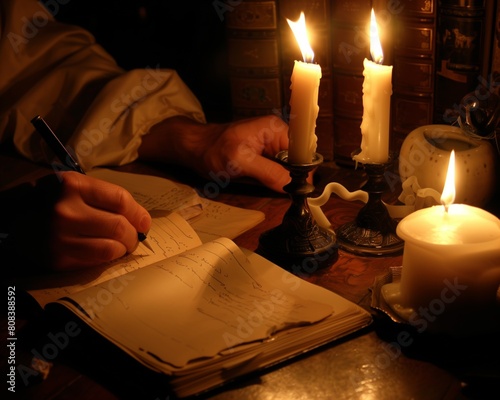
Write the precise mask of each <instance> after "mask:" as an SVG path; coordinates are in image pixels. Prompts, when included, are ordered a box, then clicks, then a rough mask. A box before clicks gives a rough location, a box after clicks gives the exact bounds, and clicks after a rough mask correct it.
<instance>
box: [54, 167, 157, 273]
mask: <svg viewBox="0 0 500 400" xmlns="http://www.w3.org/2000/svg"><path fill="white" fill-rule="evenodd" d="M59 178H60V191H59V193H60V194H59V197H58V198H57V199H56V200H55V203H54V206H53V210H52V215H51V217H52V218H51V219H50V231H49V232H50V240H49V250H50V256H51V266H52V268H54V269H57V270H66V269H75V268H82V267H90V266H96V265H99V264H102V263H104V262H107V261H111V260H114V259H116V258H119V257H121V256H123V255H124V254H126V253H130V252H132V251H134V249H135V248H136V247H137V245H138V238H137V232H147V231H148V230H149V228H150V226H151V217H150V216H149V214H148V212H147V211H146V210H145V209H144V208H143V207H142V206H140V205H139V204H137V203H136V202H135V200H134V199H133V198H132V196H131V194H130V193H129V192H127V191H126V190H125V189H123V188H121V187H119V186H116V185H113V184H110V183H107V182H104V181H101V180H99V179H95V178H92V177H89V176H86V175H82V174H78V173H76V172H63V173H60V174H59Z"/></svg>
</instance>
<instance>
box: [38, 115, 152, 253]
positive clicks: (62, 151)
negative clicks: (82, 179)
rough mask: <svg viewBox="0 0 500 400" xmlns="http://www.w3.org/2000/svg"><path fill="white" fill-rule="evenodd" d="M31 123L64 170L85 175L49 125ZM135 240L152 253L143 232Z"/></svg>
mask: <svg viewBox="0 0 500 400" xmlns="http://www.w3.org/2000/svg"><path fill="white" fill-rule="evenodd" d="M31 123H32V124H33V126H34V127H35V129H36V130H37V131H38V133H40V135H41V136H42V138H43V139H44V140H45V142H46V143H47V145H48V146H49V147H50V148H51V149H52V151H53V152H54V153H55V154H56V156H57V158H59V160H61V162H62V163H63V164H64V166H65V167H66V168H68V170H70V171H76V172H79V173H81V174H84V175H85V171H84V170H83V168H82V167H81V165H80V164H79V163H78V161H77V160H75V158H74V157H73V156H72V155H71V154H70V152H69V151H68V150H67V149H66V147H64V145H63V144H62V143H61V141H60V140H59V138H58V137H57V135H56V134H55V133H54V131H53V130H52V129H51V128H50V127H49V125H48V124H47V123H46V122H45V120H44V119H43V118H42V117H41V116H40V115H37V116H36V117H34V118H33V119H32V120H31ZM137 238H138V239H139V241H140V242H142V243H143V244H144V245H145V246H146V247H147V248H148V249H149V250H151V251H152V252H153V253H154V250H153V248H152V247H151V245H150V244H149V243H148V241H147V236H146V234H145V233H143V232H138V233H137Z"/></svg>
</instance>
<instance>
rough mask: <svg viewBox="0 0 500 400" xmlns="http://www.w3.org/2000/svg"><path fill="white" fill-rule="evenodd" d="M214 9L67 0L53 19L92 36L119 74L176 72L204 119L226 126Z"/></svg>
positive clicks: (149, 1) (219, 16)
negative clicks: (136, 70)
mask: <svg viewBox="0 0 500 400" xmlns="http://www.w3.org/2000/svg"><path fill="white" fill-rule="evenodd" d="M46 1H47V0H46ZM219 3H220V2H219ZM216 5H217V2H216V1H215V2H214V1H213V0H198V1H193V0H188V1H185V0H184V1H183V0H101V1H96V0H70V1H68V2H67V4H59V9H58V10H55V11H57V12H53V14H55V18H56V19H58V20H59V21H62V22H65V23H71V24H75V25H79V26H81V27H83V28H86V29H87V30H89V31H90V32H91V33H93V34H94V36H95V37H96V40H97V42H98V43H100V44H101V45H102V46H103V47H104V48H105V49H106V50H107V51H108V52H109V53H110V54H111V55H112V56H113V57H114V58H115V60H116V61H117V63H118V64H119V65H120V66H121V67H123V68H125V69H133V68H146V67H150V68H156V67H157V66H160V67H161V68H172V69H175V70H177V72H178V73H179V75H180V76H181V78H182V79H183V80H184V82H186V84H187V85H188V86H189V87H190V88H191V90H192V91H193V92H194V93H195V95H196V96H197V97H198V99H199V100H200V101H201V103H202V105H203V108H204V110H205V113H206V115H207V119H208V120H209V121H228V120H230V119H231V104H230V90H229V79H228V72H227V62H226V43H225V25H224V13H221V12H220V9H217V8H216ZM49 9H50V7H49ZM52 10H54V9H53V8H52Z"/></svg>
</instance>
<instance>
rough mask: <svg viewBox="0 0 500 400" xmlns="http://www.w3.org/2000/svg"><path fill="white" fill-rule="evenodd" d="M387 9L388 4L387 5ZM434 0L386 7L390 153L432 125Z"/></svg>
mask: <svg viewBox="0 0 500 400" xmlns="http://www.w3.org/2000/svg"><path fill="white" fill-rule="evenodd" d="M386 4H387V7H390V5H391V2H390V1H389V2H387V3H386ZM436 6H437V0H402V1H400V2H399V3H398V5H397V7H395V8H392V9H390V8H387V12H388V15H389V17H390V19H391V25H392V34H391V36H392V40H393V49H392V52H393V53H392V57H393V59H392V64H393V66H394V68H393V76H392V79H393V94H392V102H391V103H392V104H391V127H392V128H391V132H392V137H391V150H392V151H394V152H395V153H398V152H399V149H400V148H401V144H402V143H403V141H404V139H405V138H406V136H407V135H408V134H409V133H410V132H411V131H412V130H413V129H415V128H418V127H419V126H422V125H428V124H431V123H432V122H433V113H434V97H435V94H434V93H435V92H434V89H435V81H434V76H435V65H436V24H437V18H436V15H437V7H436Z"/></svg>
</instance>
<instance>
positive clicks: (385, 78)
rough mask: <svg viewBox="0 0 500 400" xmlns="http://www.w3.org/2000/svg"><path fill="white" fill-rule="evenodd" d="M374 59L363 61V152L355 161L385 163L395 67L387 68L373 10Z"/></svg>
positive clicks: (371, 38)
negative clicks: (384, 63)
mask: <svg viewBox="0 0 500 400" xmlns="http://www.w3.org/2000/svg"><path fill="white" fill-rule="evenodd" d="M370 31H371V32H370V52H371V57H372V60H368V59H367V58H365V59H364V60H363V76H364V81H363V120H362V122H361V135H362V137H361V151H360V152H359V153H358V154H356V155H355V156H354V157H353V158H354V160H355V161H356V162H358V161H359V162H361V163H365V164H366V163H371V164H374V163H379V164H384V163H386V162H387V161H388V159H389V122H390V114H391V95H392V65H383V64H382V61H383V60H384V53H383V52H382V46H381V44H380V39H379V36H378V28H377V21H376V19H375V12H374V11H373V9H372V14H371V28H370Z"/></svg>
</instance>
